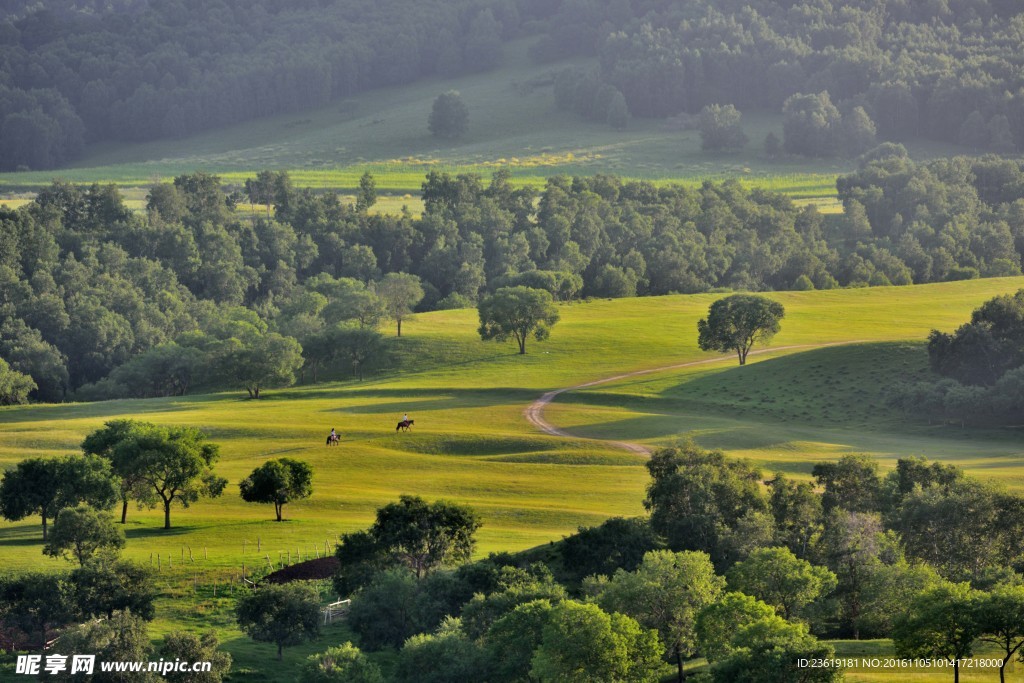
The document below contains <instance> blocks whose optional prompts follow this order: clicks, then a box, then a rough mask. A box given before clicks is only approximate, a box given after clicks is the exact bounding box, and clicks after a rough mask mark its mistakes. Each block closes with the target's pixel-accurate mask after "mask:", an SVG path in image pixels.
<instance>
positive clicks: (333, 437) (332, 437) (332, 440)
mask: <svg viewBox="0 0 1024 683" xmlns="http://www.w3.org/2000/svg"><path fill="white" fill-rule="evenodd" d="M339 441H341V437H340V436H338V435H337V434H328V435H327V445H328V446H337V445H338V442H339Z"/></svg>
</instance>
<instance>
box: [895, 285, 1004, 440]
mask: <svg viewBox="0 0 1024 683" xmlns="http://www.w3.org/2000/svg"><path fill="white" fill-rule="evenodd" d="M928 359H929V361H930V365H931V368H932V370H933V371H934V372H935V373H936V374H937V375H940V376H941V377H942V379H935V380H928V381H924V382H918V383H916V384H908V385H903V386H900V387H897V388H896V389H895V390H894V391H893V392H892V394H891V395H890V402H891V403H892V404H893V405H895V406H898V407H899V408H902V409H903V410H904V411H906V412H908V413H910V414H913V415H917V416H920V417H922V418H926V419H927V420H928V421H929V422H932V421H941V422H947V421H953V422H956V423H959V424H960V425H961V426H966V425H968V424H1016V420H1018V419H1019V417H1020V415H1021V411H1022V410H1024V290H1020V291H1018V292H1017V293H1016V294H1006V295H1003V296H998V297H995V298H993V299H990V300H988V301H986V302H985V303H984V304H982V305H981V306H980V307H979V308H977V309H975V311H974V312H973V313H972V314H971V320H970V322H968V323H965V324H963V325H961V326H960V327H959V328H957V330H956V331H955V332H954V333H952V334H948V333H945V332H940V331H939V330H932V332H931V334H930V335H929V336H928Z"/></svg>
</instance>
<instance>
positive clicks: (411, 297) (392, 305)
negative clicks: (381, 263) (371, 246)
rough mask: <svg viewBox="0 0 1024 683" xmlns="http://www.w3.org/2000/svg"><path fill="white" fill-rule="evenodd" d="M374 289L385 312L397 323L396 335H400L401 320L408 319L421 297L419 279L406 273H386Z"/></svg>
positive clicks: (421, 288) (421, 291)
mask: <svg viewBox="0 0 1024 683" xmlns="http://www.w3.org/2000/svg"><path fill="white" fill-rule="evenodd" d="M374 289H375V290H376V292H377V296H378V297H380V300H381V303H382V304H383V305H384V312H385V314H386V315H387V316H388V317H389V318H391V319H392V320H394V321H395V322H396V323H398V336H399V337H401V336H402V321H403V320H408V319H409V317H410V316H411V315H412V311H413V309H414V308H416V304H418V303H419V302H420V300H422V299H423V287H422V286H421V285H420V279H419V278H418V277H417V276H415V275H409V274H408V273H388V274H387V275H385V276H384V277H383V278H382V279H381V281H380V282H378V283H377V284H376V285H375V286H374Z"/></svg>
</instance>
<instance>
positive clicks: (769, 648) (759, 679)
mask: <svg viewBox="0 0 1024 683" xmlns="http://www.w3.org/2000/svg"><path fill="white" fill-rule="evenodd" d="M730 645H731V647H732V653H731V654H730V656H729V657H727V658H726V659H724V660H722V661H720V662H718V663H716V664H715V666H714V667H713V668H712V669H711V674H712V680H713V681H715V683H788V682H789V681H800V682H801V683H833V682H834V681H841V680H842V678H843V672H842V669H841V668H839V667H821V668H806V667H802V666H800V660H801V659H804V660H822V659H825V660H828V659H832V658H833V657H834V655H835V650H833V649H832V646H831V645H827V644H825V643H821V642H818V639H817V638H815V637H814V636H812V635H810V634H809V633H808V632H807V626H806V624H793V623H790V622H788V621H786V620H785V619H783V618H782V617H779V616H774V615H773V616H771V617H767V618H765V619H759V620H757V621H755V622H752V623H750V624H747V625H746V626H743V627H741V628H739V629H737V630H736V631H735V632H734V633H733V638H732V642H731V644H730Z"/></svg>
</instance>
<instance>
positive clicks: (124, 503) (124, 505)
mask: <svg viewBox="0 0 1024 683" xmlns="http://www.w3.org/2000/svg"><path fill="white" fill-rule="evenodd" d="M127 520H128V496H123V497H122V498H121V524H127V523H128V522H127Z"/></svg>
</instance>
